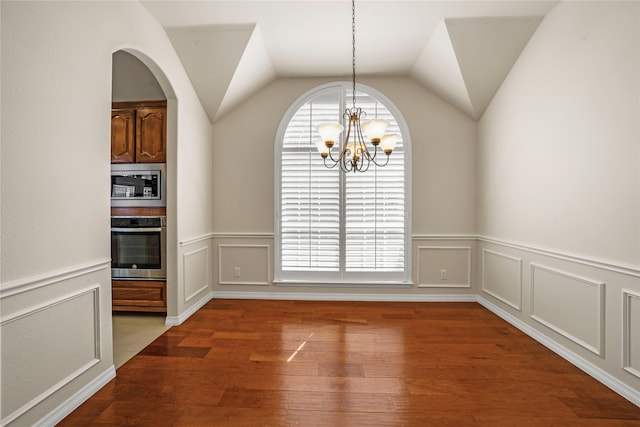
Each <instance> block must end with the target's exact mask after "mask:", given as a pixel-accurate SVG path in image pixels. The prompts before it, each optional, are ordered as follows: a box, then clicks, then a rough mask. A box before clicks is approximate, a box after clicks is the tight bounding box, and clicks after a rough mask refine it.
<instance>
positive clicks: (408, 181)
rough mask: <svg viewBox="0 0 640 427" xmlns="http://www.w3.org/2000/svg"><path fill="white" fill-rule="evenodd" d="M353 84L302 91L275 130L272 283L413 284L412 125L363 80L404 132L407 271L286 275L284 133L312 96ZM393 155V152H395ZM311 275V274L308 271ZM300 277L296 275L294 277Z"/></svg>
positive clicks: (362, 87) (366, 89) (361, 88)
mask: <svg viewBox="0 0 640 427" xmlns="http://www.w3.org/2000/svg"><path fill="white" fill-rule="evenodd" d="M352 85H353V83H352V82H347V81H336V82H330V83H325V84H322V85H320V86H316V87H314V88H313V89H310V90H308V91H307V92H305V93H304V94H302V95H301V96H300V97H299V98H298V99H297V100H296V101H295V102H293V103H292V104H291V106H290V107H289V108H288V109H287V111H286V112H285V114H284V115H283V116H282V119H281V120H280V124H279V125H278V130H277V132H276V138H275V141H274V150H273V152H274V174H273V175H274V197H275V200H274V230H275V233H274V257H273V258H274V264H275V265H274V270H273V271H274V281H273V283H274V284H276V285H289V286H295V285H303V286H304V285H307V286H309V285H310V286H315V285H337V286H349V287H351V286H353V287H359V286H362V287H370V286H398V285H401V286H407V285H412V281H411V261H412V258H413V257H412V251H411V244H412V240H411V236H412V230H411V226H412V215H411V213H412V200H411V195H412V194H413V193H412V170H411V165H412V161H411V159H412V154H411V134H410V132H409V126H408V125H407V122H406V121H405V119H404V116H403V115H402V114H401V113H400V110H399V109H398V107H396V105H395V104H394V103H393V102H392V101H391V100H390V99H389V98H387V96H385V95H384V94H383V93H381V92H380V91H378V90H376V89H374V88H372V87H370V86H366V85H363V84H360V83H356V90H357V91H359V92H360V91H361V92H365V93H367V94H369V95H371V96H373V97H374V98H376V99H378V100H379V101H380V102H382V103H383V104H384V105H385V107H387V109H388V110H389V111H390V112H391V113H392V114H393V116H394V118H395V119H396V122H397V124H398V127H399V128H400V132H401V133H402V141H403V149H404V171H405V188H404V191H405V228H404V233H405V240H404V245H405V249H404V250H405V257H404V264H405V265H404V274H403V277H402V278H401V279H399V280H398V279H397V277H398V273H394V275H395V278H393V279H391V280H388V279H386V278H385V276H388V274H386V273H384V272H376V273H357V274H358V279H357V280H356V281H354V280H350V279H349V275H347V277H345V278H343V279H340V280H336V279H335V278H334V276H333V275H331V274H329V275H327V277H326V280H325V278H324V277H322V276H321V275H317V274H314V277H313V278H305V277H304V276H305V272H300V273H299V275H298V276H297V275H296V273H292V272H287V274H286V276H288V278H287V279H284V278H283V272H282V265H281V254H280V250H281V244H280V233H281V230H280V197H281V182H280V175H281V174H280V170H281V167H282V155H281V153H282V143H283V140H284V135H285V132H286V130H287V127H288V126H289V122H290V121H291V118H292V117H293V115H294V114H295V113H296V112H297V111H298V110H299V109H300V107H302V106H303V105H304V104H305V103H306V102H308V101H309V99H311V98H313V97H315V96H316V95H317V94H319V93H321V92H324V91H326V90H330V89H335V88H341V87H342V88H344V87H345V86H346V87H348V88H351V87H352ZM392 155H393V154H392ZM352 274H355V273H352ZM307 275H308V273H307ZM293 276H297V277H295V278H294V277H293Z"/></svg>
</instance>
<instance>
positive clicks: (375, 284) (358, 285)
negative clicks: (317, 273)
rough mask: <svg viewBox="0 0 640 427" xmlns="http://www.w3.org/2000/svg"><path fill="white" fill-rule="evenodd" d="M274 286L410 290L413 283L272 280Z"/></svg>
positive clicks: (391, 281)
mask: <svg viewBox="0 0 640 427" xmlns="http://www.w3.org/2000/svg"><path fill="white" fill-rule="evenodd" d="M273 284H274V285H276V286H322V287H339V288H411V287H413V285H414V283H413V282H412V281H393V280H390V281H381V282H372V281H359V282H349V281H339V282H338V281H322V280H308V281H307V280H274V281H273Z"/></svg>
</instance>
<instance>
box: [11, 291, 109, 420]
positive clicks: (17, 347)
mask: <svg viewBox="0 0 640 427" xmlns="http://www.w3.org/2000/svg"><path fill="white" fill-rule="evenodd" d="M99 307H100V291H99V285H95V286H92V287H89V288H85V289H82V290H78V291H74V292H72V293H69V294H67V295H62V296H59V297H56V298H54V299H51V300H49V301H45V302H42V303H39V304H38V305H33V306H30V307H26V308H25V309H23V310H20V311H18V312H15V313H13V314H11V315H9V317H7V318H3V319H2V322H1V327H2V347H3V352H2V388H3V391H4V392H3V393H2V425H5V424H8V423H9V422H11V421H12V420H15V419H16V418H18V417H20V416H21V415H23V414H24V413H26V412H27V411H29V410H30V409H31V408H33V407H34V406H36V405H37V404H39V403H40V402H42V401H43V400H44V399H46V398H48V397H49V396H51V395H53V394H54V393H56V392H57V391H58V390H60V389H61V388H62V387H64V386H65V385H66V384H69V383H70V382H71V381H73V380H74V379H76V378H77V377H78V376H79V375H81V374H82V373H83V372H85V371H87V370H88V369H90V368H91V367H92V366H94V365H96V364H97V363H99V362H100V359H101V351H102V349H101V344H100V343H101V340H100V309H99ZM9 349H12V350H11V351H9ZM109 357H110V356H109ZM27 385H28V386H27Z"/></svg>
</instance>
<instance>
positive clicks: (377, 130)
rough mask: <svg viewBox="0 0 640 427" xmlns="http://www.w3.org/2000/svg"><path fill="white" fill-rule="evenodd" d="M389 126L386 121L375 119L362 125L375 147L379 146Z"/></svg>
mask: <svg viewBox="0 0 640 427" xmlns="http://www.w3.org/2000/svg"><path fill="white" fill-rule="evenodd" d="M388 126H389V122H388V121H386V120H384V119H373V120H369V121H367V122H364V123H362V130H363V131H364V133H366V134H367V136H368V137H369V140H370V141H371V143H372V144H373V145H378V144H379V143H380V140H381V139H382V137H383V136H384V132H385V131H386V130H387V127H388Z"/></svg>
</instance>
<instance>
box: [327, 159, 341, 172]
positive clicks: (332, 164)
mask: <svg viewBox="0 0 640 427" xmlns="http://www.w3.org/2000/svg"><path fill="white" fill-rule="evenodd" d="M323 160H324V166H325V167H326V168H327V169H333V168H335V167H336V165H337V164H338V163H340V162H339V161H338V160H333V158H331V161H332V162H333V163H331V164H330V165H329V164H327V158H326V157H323Z"/></svg>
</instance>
